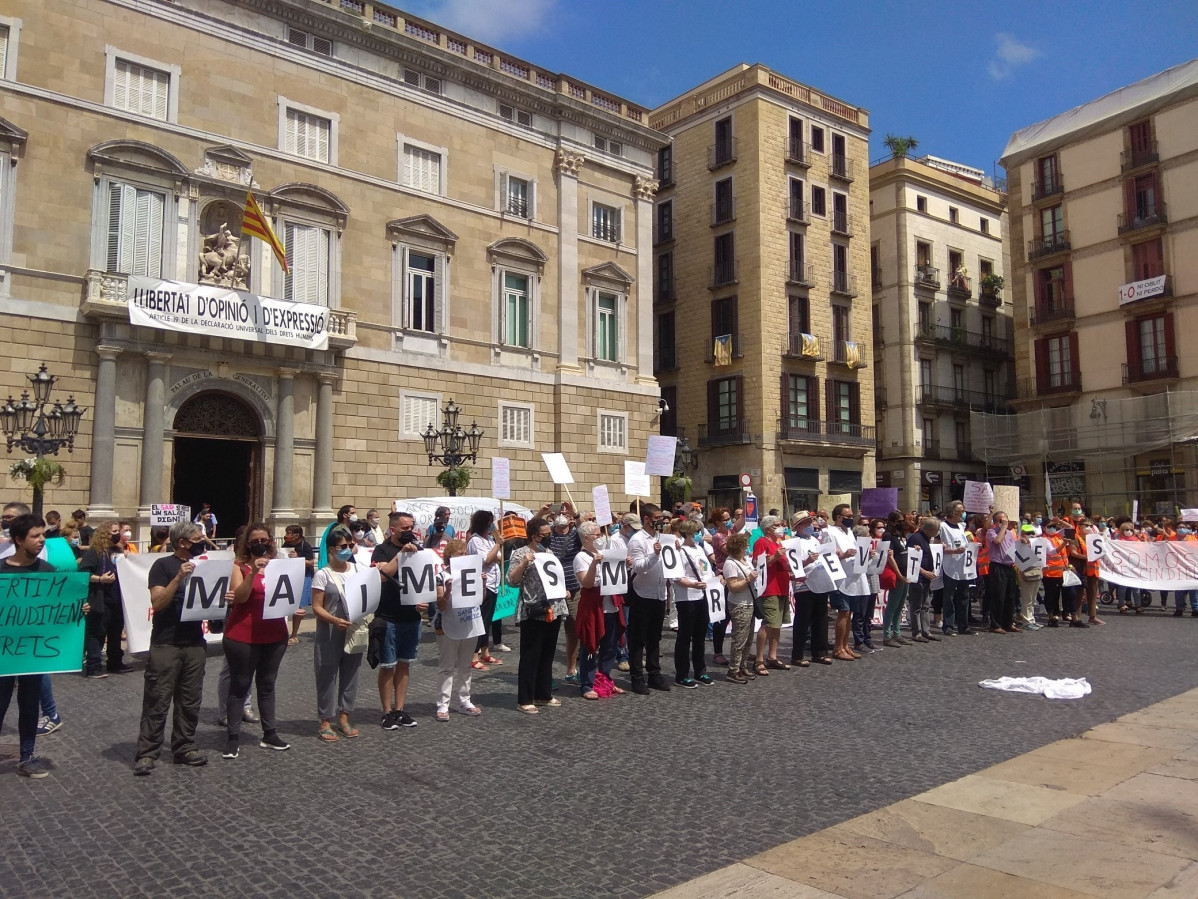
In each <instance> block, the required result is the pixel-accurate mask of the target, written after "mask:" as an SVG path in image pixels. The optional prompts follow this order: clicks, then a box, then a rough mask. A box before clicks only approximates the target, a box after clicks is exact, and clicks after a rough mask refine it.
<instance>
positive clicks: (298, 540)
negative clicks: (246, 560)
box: [283, 524, 316, 646]
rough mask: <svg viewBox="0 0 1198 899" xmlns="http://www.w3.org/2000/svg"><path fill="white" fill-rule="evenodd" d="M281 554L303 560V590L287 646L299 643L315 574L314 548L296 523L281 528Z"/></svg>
mask: <svg viewBox="0 0 1198 899" xmlns="http://www.w3.org/2000/svg"><path fill="white" fill-rule="evenodd" d="M283 555H284V556H285V557H287V558H289V559H303V560H304V592H303V593H302V594H301V595H300V604H299V608H298V609H296V610H295V614H294V615H292V616H291V636H290V637H288V639H287V645H288V646H295V645H296V644H297V643H299V629H300V624H301V623H302V622H303V620H304V619H305V618H307V617H308V609H310V608H311V607H312V579H313V577H315V575H316V550H314V549H313V548H312V544H310V543H309V542H308V541H307V540H305V539H304V529H303V528H301V527H300V526H299V525H298V524H289V525H287V527H286V528H285V529H284V530H283Z"/></svg>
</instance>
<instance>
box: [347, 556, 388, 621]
mask: <svg viewBox="0 0 1198 899" xmlns="http://www.w3.org/2000/svg"><path fill="white" fill-rule="evenodd" d="M382 595H383V579H382V577H381V576H380V575H379V573H378V570H377V569H374V568H361V567H359V568H356V569H355V570H354V571H353V572H351V573H350V575H349V576H348V577H347V578H346V579H345V617H346V619H347V620H349V621H361V620H362V619H363V618H365V617H366V616H367V615H371V614H373V613H374V612H375V611H376V610H377V609H378V607H379V599H381V598H382Z"/></svg>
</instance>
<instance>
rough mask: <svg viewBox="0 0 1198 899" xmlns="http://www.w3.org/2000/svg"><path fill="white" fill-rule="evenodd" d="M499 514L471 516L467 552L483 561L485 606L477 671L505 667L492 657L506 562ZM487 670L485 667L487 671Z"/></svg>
mask: <svg viewBox="0 0 1198 899" xmlns="http://www.w3.org/2000/svg"><path fill="white" fill-rule="evenodd" d="M496 531H497V528H496V527H495V513H494V512H491V511H490V510H488V509H477V510H475V512H474V514H473V515H471V516H470V532H469V533H468V534H467V535H466V550H467V552H469V553H471V554H472V555H476V556H482V557H483V590H484V593H483V604H482V606H481V608H480V614H481V615H482V619H483V632H482V634H481V635H480V636H479V638H478V646H477V647H476V651H477V653H478V658H477V660H476V661H475V667H478V666H480V665H502V664H503V662H502V661H501V660H500V659H497V658H495V656H494V655H492V654H491V645H492V644H491V629H492V625H493V623H494V617H495V604H496V602H497V601H498V599H499V574H500V572H499V567H500V562H501V561H502V560H503V540H502V538H501V539H499V540H496V539H495V537H496V536H498V535H497V534H496ZM483 670H485V667H484V669H483Z"/></svg>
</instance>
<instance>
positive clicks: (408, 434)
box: [397, 390, 441, 443]
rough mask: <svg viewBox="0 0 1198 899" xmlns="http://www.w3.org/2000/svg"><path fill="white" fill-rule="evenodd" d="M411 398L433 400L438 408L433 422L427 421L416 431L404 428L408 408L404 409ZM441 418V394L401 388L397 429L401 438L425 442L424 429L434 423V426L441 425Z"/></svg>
mask: <svg viewBox="0 0 1198 899" xmlns="http://www.w3.org/2000/svg"><path fill="white" fill-rule="evenodd" d="M409 399H413V400H432V401H433V402H434V404H435V405H436V410H437V411H436V414H435V415H434V416H433V419H432V421H431V422H426V423H425V424H423V425H418V427H419V429H420V430H417V431H414V432H412V431H406V430H404V418H405V417H406V410H405V409H404V406H405V405H406V404H407V401H408V400H409ZM440 418H441V394H439V393H428V392H424V391H420V390H401V391H400V392H399V426H398V428H397V431H398V434H399V439H400V440H406V441H414V440H419V441H421V442H422V443H423V441H424V437H423V433H424V430H423V429H424V428H426V427H428V425H429V424H432V426H433V427H434V428H436V427H438V426H439V425H440Z"/></svg>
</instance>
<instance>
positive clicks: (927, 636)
mask: <svg viewBox="0 0 1198 899" xmlns="http://www.w3.org/2000/svg"><path fill="white" fill-rule="evenodd" d="M923 636H924V639H925V640H927V641H928V642H929V643H939V642H940V638H939V637H933V636H932V635H931V634H924V635H923Z"/></svg>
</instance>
